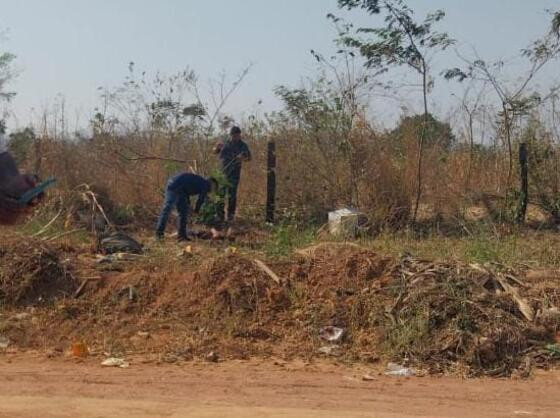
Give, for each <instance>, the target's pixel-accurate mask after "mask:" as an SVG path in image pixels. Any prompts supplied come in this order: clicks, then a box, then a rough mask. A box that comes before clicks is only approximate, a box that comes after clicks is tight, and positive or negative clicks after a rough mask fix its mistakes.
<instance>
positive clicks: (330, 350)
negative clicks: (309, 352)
mask: <svg viewBox="0 0 560 418" xmlns="http://www.w3.org/2000/svg"><path fill="white" fill-rule="evenodd" d="M337 349H338V346H337V345H333V344H331V345H324V346H322V347H320V348H319V349H318V350H317V352H319V353H321V354H326V355H327V356H334V355H336V354H337Z"/></svg>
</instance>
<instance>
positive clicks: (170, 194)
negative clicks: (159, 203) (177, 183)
mask: <svg viewBox="0 0 560 418" xmlns="http://www.w3.org/2000/svg"><path fill="white" fill-rule="evenodd" d="M174 206H175V207H176V208H177V213H178V214H179V219H178V221H177V232H178V238H179V239H186V238H187V220H188V214H189V198H188V196H187V195H185V194H184V193H179V192H176V191H174V190H170V189H169V187H167V189H166V190H165V200H164V201H163V208H162V209H161V213H160V215H159V219H158V223H157V228H156V235H157V236H158V237H163V234H164V232H165V227H166V226H167V221H168V220H169V215H170V214H171V211H172V210H173V207H174Z"/></svg>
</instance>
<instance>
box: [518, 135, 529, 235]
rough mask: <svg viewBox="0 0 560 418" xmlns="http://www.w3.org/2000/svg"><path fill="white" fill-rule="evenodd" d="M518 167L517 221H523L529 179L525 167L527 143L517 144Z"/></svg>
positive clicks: (525, 212)
mask: <svg viewBox="0 0 560 418" xmlns="http://www.w3.org/2000/svg"><path fill="white" fill-rule="evenodd" d="M519 168H520V177H521V178H520V179H521V184H520V189H519V206H518V207H517V223H520V224H522V223H524V222H525V215H526V214H527V202H528V200H529V180H528V167H527V144H526V143H524V142H523V143H521V144H519Z"/></svg>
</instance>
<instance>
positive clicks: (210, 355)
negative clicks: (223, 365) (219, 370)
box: [206, 351, 220, 363]
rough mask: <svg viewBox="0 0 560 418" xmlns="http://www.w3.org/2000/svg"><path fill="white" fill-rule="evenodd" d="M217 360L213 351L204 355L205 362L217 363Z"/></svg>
mask: <svg viewBox="0 0 560 418" xmlns="http://www.w3.org/2000/svg"><path fill="white" fill-rule="evenodd" d="M219 360H220V356H219V355H218V353H216V352H215V351H210V352H209V353H208V354H206V361H210V362H212V363H217V362H218V361H219Z"/></svg>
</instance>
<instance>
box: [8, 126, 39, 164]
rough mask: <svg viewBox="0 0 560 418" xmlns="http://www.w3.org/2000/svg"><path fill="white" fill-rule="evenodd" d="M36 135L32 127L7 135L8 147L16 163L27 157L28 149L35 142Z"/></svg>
mask: <svg viewBox="0 0 560 418" xmlns="http://www.w3.org/2000/svg"><path fill="white" fill-rule="evenodd" d="M35 140H36V136H35V132H34V131H33V129H32V128H25V129H22V130H20V131H17V132H12V133H11V134H10V136H9V142H8V148H9V149H10V152H11V153H12V155H13V157H14V158H15V160H16V161H17V162H18V163H22V162H24V161H25V160H26V159H27V156H28V154H29V150H30V149H31V147H32V146H33V144H34V143H35Z"/></svg>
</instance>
